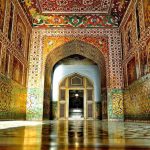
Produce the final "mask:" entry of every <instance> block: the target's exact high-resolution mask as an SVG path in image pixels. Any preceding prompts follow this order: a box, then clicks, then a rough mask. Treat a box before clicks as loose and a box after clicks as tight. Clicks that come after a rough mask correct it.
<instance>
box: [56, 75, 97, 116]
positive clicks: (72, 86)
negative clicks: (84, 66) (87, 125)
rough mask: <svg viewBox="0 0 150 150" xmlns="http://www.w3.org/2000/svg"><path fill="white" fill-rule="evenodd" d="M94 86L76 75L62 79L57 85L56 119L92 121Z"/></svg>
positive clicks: (86, 79) (93, 113) (83, 77)
mask: <svg viewBox="0 0 150 150" xmlns="http://www.w3.org/2000/svg"><path fill="white" fill-rule="evenodd" d="M94 98H95V97H94V85H93V83H92V81H91V80H90V79H88V78H87V77H85V76H81V75H79V74H77V73H75V74H73V75H71V76H69V77H66V78H65V79H63V80H62V81H61V83H60V85H59V101H58V114H57V115H58V116H57V118H58V119H68V118H69V119H94V118H95V117H96V116H95V102H94Z"/></svg>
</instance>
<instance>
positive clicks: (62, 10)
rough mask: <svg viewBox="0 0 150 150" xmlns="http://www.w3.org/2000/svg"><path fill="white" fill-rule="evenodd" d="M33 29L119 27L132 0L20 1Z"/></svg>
mask: <svg viewBox="0 0 150 150" xmlns="http://www.w3.org/2000/svg"><path fill="white" fill-rule="evenodd" d="M19 1H20V4H21V5H22V7H23V9H24V11H25V12H26V15H27V16H28V18H29V20H30V22H31V23H32V25H33V26H34V27H39V28H46V27H80V28H83V27H118V26H119V24H120V22H121V19H122V17H123V15H124V13H125V11H126V9H127V7H128V4H129V2H130V0H19Z"/></svg>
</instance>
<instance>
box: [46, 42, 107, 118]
mask: <svg viewBox="0 0 150 150" xmlns="http://www.w3.org/2000/svg"><path fill="white" fill-rule="evenodd" d="M74 54H78V55H81V56H84V57H86V58H88V59H90V60H92V61H94V62H95V63H96V64H97V65H98V68H99V70H100V71H101V89H102V91H101V93H102V100H103V101H105V102H106V95H107V93H106V92H107V91H106V85H107V84H106V82H107V78H108V74H106V70H107V68H106V67H108V60H105V58H104V56H103V54H102V52H101V51H100V50H99V49H98V48H96V47H94V46H93V45H91V44H88V43H85V42H82V41H78V40H74V41H71V42H68V43H66V44H64V45H62V46H60V47H58V48H56V49H54V50H52V51H51V52H50V53H49V55H48V56H47V60H46V63H45V82H44V106H43V107H44V109H43V114H44V118H45V119H46V118H49V117H50V116H49V114H50V112H49V111H50V109H51V108H50V99H51V95H50V92H49V91H50V89H51V78H50V76H52V71H53V67H54V65H55V64H56V63H57V62H58V61H60V60H62V59H63V58H66V57H68V56H71V55H74ZM105 106H106V105H105ZM103 109H104V110H107V108H103ZM105 112H107V111H105ZM103 116H104V117H106V116H107V114H103Z"/></svg>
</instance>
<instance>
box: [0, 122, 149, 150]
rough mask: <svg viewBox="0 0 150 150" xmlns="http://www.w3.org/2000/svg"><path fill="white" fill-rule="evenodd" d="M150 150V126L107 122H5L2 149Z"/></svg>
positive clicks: (0, 140) (0, 125) (0, 131)
mask: <svg viewBox="0 0 150 150" xmlns="http://www.w3.org/2000/svg"><path fill="white" fill-rule="evenodd" d="M57 149H59V150H73V149H75V150H139V149H141V150H150V124H149V123H131V122H103V121H97V120H96V121H93V120H89V121H84V120H69V121H44V122H40V121H3V122H0V150H57Z"/></svg>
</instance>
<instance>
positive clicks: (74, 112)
mask: <svg viewBox="0 0 150 150" xmlns="http://www.w3.org/2000/svg"><path fill="white" fill-rule="evenodd" d="M83 117H84V92H83V90H69V118H83Z"/></svg>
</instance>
